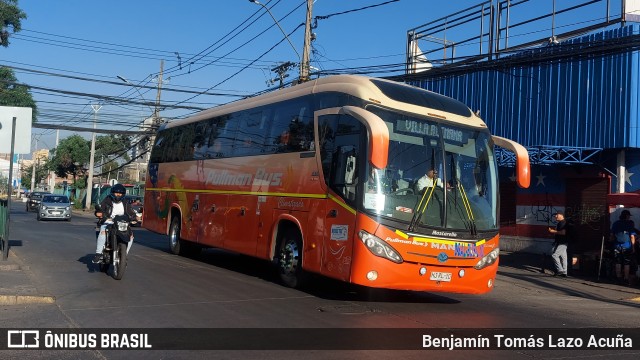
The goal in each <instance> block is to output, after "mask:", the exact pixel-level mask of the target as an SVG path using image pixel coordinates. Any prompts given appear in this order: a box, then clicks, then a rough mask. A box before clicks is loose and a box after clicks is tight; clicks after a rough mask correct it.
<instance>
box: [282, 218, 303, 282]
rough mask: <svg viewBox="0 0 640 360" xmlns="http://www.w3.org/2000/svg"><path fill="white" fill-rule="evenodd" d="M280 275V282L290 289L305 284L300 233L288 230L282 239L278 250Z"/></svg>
mask: <svg viewBox="0 0 640 360" xmlns="http://www.w3.org/2000/svg"><path fill="white" fill-rule="evenodd" d="M277 265H278V273H279V275H280V281H282V283H283V284H284V285H286V286H288V287H292V288H297V287H300V286H301V285H302V283H303V282H304V273H303V271H302V239H301V236H300V233H298V232H297V231H296V230H294V229H288V230H286V231H285V233H284V235H283V236H282V238H281V239H280V246H279V248H278V263H277Z"/></svg>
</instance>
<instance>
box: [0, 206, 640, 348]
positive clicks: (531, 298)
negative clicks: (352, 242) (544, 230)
mask: <svg viewBox="0 0 640 360" xmlns="http://www.w3.org/2000/svg"><path fill="white" fill-rule="evenodd" d="M93 224H94V220H93V218H92V216H91V215H90V214H80V215H78V214H76V216H75V217H74V218H73V219H72V221H71V222H57V221H41V222H38V221H36V218H35V214H34V213H26V212H25V210H24V207H23V206H22V204H21V203H14V206H13V209H12V213H11V238H10V239H11V252H12V255H13V256H15V260H16V261H18V262H19V263H20V265H21V268H22V269H25V274H27V278H28V283H27V284H24V289H22V290H23V291H25V292H32V293H35V294H38V295H47V296H52V297H53V298H55V302H54V303H52V304H17V305H3V306H0V320H1V322H2V324H3V325H2V327H3V328H72V329H95V328H114V329H120V328H143V329H144V328H154V329H156V328H171V329H193V328H206V329H211V328H215V329H256V328H257V329H267V330H268V331H271V332H273V330H269V329H273V328H279V329H282V328H285V329H287V328H294V329H309V328H322V329H328V330H325V331H329V332H330V331H331V329H345V328H358V329H363V328H364V329H379V328H384V329H396V328H408V329H443V328H470V329H484V328H491V329H512V328H516V329H528V328H536V329H542V330H540V331H541V332H542V333H544V329H549V328H556V329H574V328H576V329H577V328H587V329H597V328H637V327H638V324H640V302H638V300H640V289H628V288H623V287H617V286H609V285H601V284H597V283H594V282H593V281H590V280H589V279H582V278H570V279H558V278H552V277H550V276H547V275H543V274H540V273H538V272H537V271H534V270H535V269H533V268H529V267H528V266H527V265H526V264H524V263H522V261H518V260H517V257H513V258H511V259H506V258H505V260H504V261H503V263H504V264H508V265H501V267H500V270H499V275H498V278H497V280H496V286H495V289H494V291H492V292H491V293H489V294H486V295H481V296H477V295H459V294H436V293H416V292H405V291H387V290H370V289H365V288H359V287H354V286H350V285H347V284H343V283H339V282H335V281H332V280H328V279H323V278H314V279H313V282H312V285H311V286H309V287H307V288H306V289H302V290H295V289H289V288H286V287H283V286H282V285H280V284H279V283H278V282H277V280H276V278H275V276H274V274H273V271H272V269H271V267H270V266H269V264H268V263H266V262H264V261H261V260H255V259H251V258H249V257H245V256H241V255H236V254H232V253H228V252H224V251H220V250H215V249H210V250H206V251H204V252H203V253H202V254H201V255H199V256H197V257H195V258H184V257H178V256H174V255H172V254H170V253H169V250H168V249H169V247H168V240H167V238H166V237H165V236H161V235H158V234H153V233H150V232H148V231H146V230H144V229H140V228H136V229H135V236H136V241H135V243H134V245H133V248H132V250H131V253H130V254H129V265H128V267H127V270H126V273H125V275H124V279H123V280H121V281H116V280H114V279H112V278H111V277H109V276H106V275H105V274H104V273H100V272H98V271H97V269H96V268H95V266H94V265H93V264H91V258H92V256H93V252H94V249H95V233H94V229H93ZM507 256H508V255H507ZM513 256H515V255H513ZM507 260H510V261H507ZM501 261H502V260H501ZM10 276H11V274H8V273H7V272H0V282H1V281H2V280H1V279H3V278H4V279H7V281H9V280H10ZM0 287H1V285H0ZM505 331H507V332H508V331H509V330H505ZM596 333H597V330H596ZM185 334H191V333H190V332H189V331H187V330H185ZM274 334H276V335H278V333H277V331H276V332H274ZM322 334H323V333H322V332H321V335H320V336H322ZM324 334H327V332H325V333H324ZM384 334H385V331H384V330H380V331H379V333H377V335H384ZM218 335H219V334H218ZM280 335H281V334H280ZM292 335H294V336H292V337H291V338H292V339H294V340H295V339H298V341H299V340H300V339H299V336H300V334H295V332H294V334H292ZM362 335H363V336H365V335H366V334H362ZM211 336H216V333H213V334H211ZM354 336H355V335H354ZM389 336H395V335H393V331H392V330H389ZM196 337H197V335H196ZM254 340H256V339H255V338H248V339H247V341H254ZM257 340H258V341H259V340H260V339H259V338H258V339H257ZM294 340H292V341H294ZM376 341H377V340H372V343H375V342H376ZM418 345H419V344H418ZM247 347H250V345H249V344H247ZM281 347H283V348H285V349H286V348H295V347H296V344H291V345H290V347H289V345H283V346H281ZM436 354H437V355H436ZM4 355H7V356H11V357H13V356H14V355H15V356H20V357H21V358H28V359H29V358H34V359H35V358H52V357H56V358H63V359H64V358H108V359H119V358H149V359H155V358H163V359H166V358H190V359H191V358H211V357H212V356H213V357H216V358H229V359H236V358H237V359H243V358H256V357H260V358H279V359H282V358H299V357H302V356H304V357H305V358H312V359H315V358H318V359H331V358H336V359H339V358H364V359H368V358H376V359H377V358H391V357H393V358H396V357H402V358H425V357H428V356H438V357H439V358H443V359H455V358H459V357H460V356H461V355H464V356H465V357H469V356H473V357H474V358H479V359H483V358H487V359H489V358H491V359H496V358H509V359H524V358H531V357H533V358H558V357H562V358H583V357H586V356H589V357H591V356H596V357H598V358H605V359H606V358H615V359H626V358H629V359H631V358H634V359H635V358H637V357H638V356H639V355H640V352H639V351H633V350H619V349H617V350H602V351H594V350H577V351H567V350H544V351H542V350H535V349H526V350H517V351H505V350H501V351H491V350H476V351H469V350H467V351H435V350H428V351H409V350H403V351H396V350H375V351H373V350H350V351H329V350H321V349H316V350H314V349H308V350H278V351H266V350H253V351H240V350H238V351H189V350H183V351H169V350H155V351H113V350H99V351H98V350H91V351H80V350H75V351H69V350H55V351H34V350H31V351H28V350H26V351H25V350H20V351H13V350H12V351H4V354H1V353H0V357H3V358H4Z"/></svg>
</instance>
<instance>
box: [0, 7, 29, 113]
mask: <svg viewBox="0 0 640 360" xmlns="http://www.w3.org/2000/svg"><path fill="white" fill-rule="evenodd" d="M26 18H27V15H26V14H25V13H24V12H23V11H22V10H20V8H18V0H0V25H1V26H0V45H2V46H4V47H8V46H9V35H10V30H12V32H14V33H16V32H18V31H20V30H21V28H22V24H21V20H22V19H26ZM0 106H18V107H30V108H32V109H33V119H32V121H33V122H35V121H36V119H37V112H38V111H37V110H38V109H37V107H36V102H35V101H34V100H33V97H32V96H31V93H30V92H29V88H28V87H27V86H25V85H20V84H18V79H17V78H16V76H15V74H14V73H13V70H12V69H10V68H7V67H0Z"/></svg>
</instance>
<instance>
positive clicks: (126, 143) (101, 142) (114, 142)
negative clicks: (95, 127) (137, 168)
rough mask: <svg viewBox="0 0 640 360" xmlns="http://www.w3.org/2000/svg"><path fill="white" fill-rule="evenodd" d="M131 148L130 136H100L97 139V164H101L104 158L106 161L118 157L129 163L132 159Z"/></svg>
mask: <svg viewBox="0 0 640 360" xmlns="http://www.w3.org/2000/svg"><path fill="white" fill-rule="evenodd" d="M131 147H132V145H131V139H130V138H129V136H124V135H113V134H109V135H105V136H98V137H96V154H95V163H96V164H97V163H98V161H100V162H101V161H102V157H103V156H104V158H105V159H104V160H105V161H108V160H111V159H114V158H116V157H118V158H121V159H123V160H124V161H128V160H129V159H130V158H129V154H128V152H129V150H130V149H131Z"/></svg>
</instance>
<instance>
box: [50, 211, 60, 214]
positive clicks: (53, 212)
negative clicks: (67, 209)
mask: <svg viewBox="0 0 640 360" xmlns="http://www.w3.org/2000/svg"><path fill="white" fill-rule="evenodd" d="M51 214H52V215H60V214H62V211H52V212H51Z"/></svg>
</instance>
